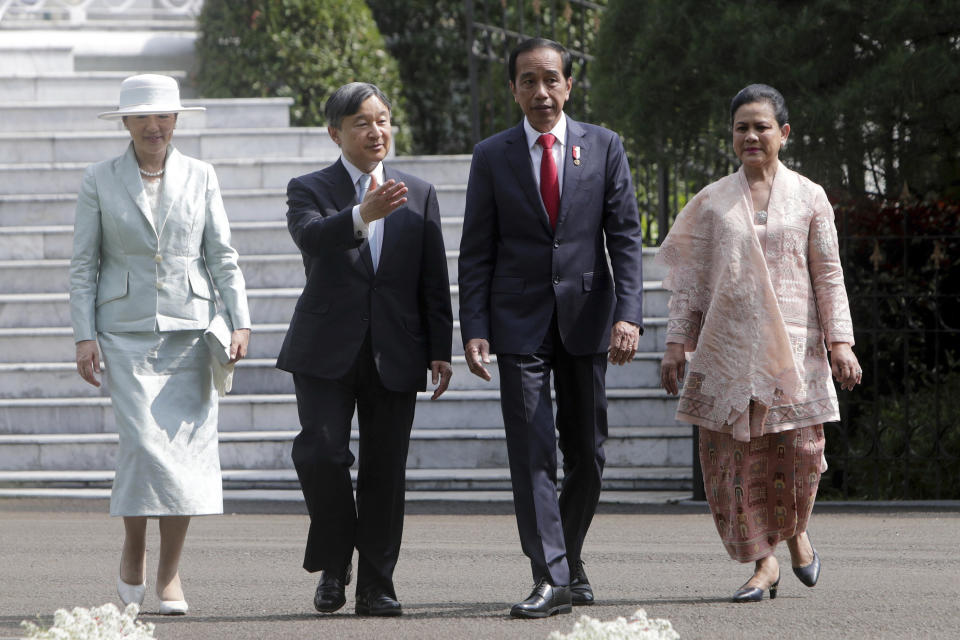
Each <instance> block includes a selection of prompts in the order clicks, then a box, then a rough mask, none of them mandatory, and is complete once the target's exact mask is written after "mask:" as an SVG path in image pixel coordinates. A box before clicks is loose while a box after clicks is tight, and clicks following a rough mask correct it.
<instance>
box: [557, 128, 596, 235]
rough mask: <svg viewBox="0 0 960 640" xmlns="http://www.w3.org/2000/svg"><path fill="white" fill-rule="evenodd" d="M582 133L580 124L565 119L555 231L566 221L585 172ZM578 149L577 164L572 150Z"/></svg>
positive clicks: (584, 147) (585, 160)
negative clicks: (565, 129) (565, 137)
mask: <svg viewBox="0 0 960 640" xmlns="http://www.w3.org/2000/svg"><path fill="white" fill-rule="evenodd" d="M564 117H566V116H564ZM585 133H586V132H585V131H584V129H583V127H581V126H580V123H579V122H577V121H576V120H574V119H573V118H567V139H566V140H565V141H564V145H563V190H562V191H561V192H560V215H559V216H558V217H557V230H559V229H560V227H561V226H562V225H563V221H564V220H566V219H567V214H568V213H570V209H571V208H572V207H573V201H574V199H575V196H576V194H577V193H579V189H580V179H581V178H582V177H583V172H584V171H586V169H585V167H586V166H587V164H586V163H587V161H588V160H589V156H588V155H586V153H585V151H586V149H587V147H586V145H585V144H584V134H585ZM574 147H577V148H579V154H580V155H579V156H578V162H576V163H575V162H574V161H573V160H574V158H573V149H574Z"/></svg>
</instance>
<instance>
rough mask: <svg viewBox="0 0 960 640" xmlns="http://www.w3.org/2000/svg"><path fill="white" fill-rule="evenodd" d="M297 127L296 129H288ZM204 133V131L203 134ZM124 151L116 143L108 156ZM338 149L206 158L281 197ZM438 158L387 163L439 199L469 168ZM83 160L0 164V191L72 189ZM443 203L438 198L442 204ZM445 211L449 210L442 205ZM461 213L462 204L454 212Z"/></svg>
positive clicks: (464, 160) (222, 175)
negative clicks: (431, 187)
mask: <svg viewBox="0 0 960 640" xmlns="http://www.w3.org/2000/svg"><path fill="white" fill-rule="evenodd" d="M291 130H292V131H296V129H291ZM207 137H208V139H209V136H207ZM122 151H123V147H122V146H120V148H119V149H118V150H115V151H114V152H113V153H112V154H109V155H107V156H104V158H108V157H111V156H115V155H117V154H119V153H120V152H122ZM234 151H235V152H237V153H249V152H250V149H249V148H248V149H247V150H246V151H242V150H241V149H240V147H239V145H238V144H237V145H236V146H235V147H234ZM337 154H338V151H337V149H336V147H335V146H333V144H332V143H330V147H329V148H328V149H327V155H326V157H325V158H317V157H308V158H299V157H291V158H246V157H240V158H232V157H225V158H210V159H209V162H210V163H211V164H213V166H214V167H215V168H216V171H217V179H218V180H219V181H220V188H221V189H224V190H227V189H271V190H281V195H282V196H283V200H282V201H281V202H283V203H285V202H286V188H287V184H288V183H289V182H290V179H291V178H294V177H296V176H300V175H303V174H306V173H310V172H311V171H316V170H317V169H319V168H322V167H325V166H327V165H328V164H329V163H330V161H331V160H333V159H335V158H336V157H337ZM445 158H446V160H445V161H443V162H437V161H434V159H432V158H430V157H427V156H400V157H394V158H393V159H392V160H390V166H392V167H395V168H397V169H399V170H401V171H407V172H408V173H411V174H413V175H416V176H418V177H421V178H422V179H424V180H428V181H430V182H432V183H433V184H435V185H437V187H438V193H437V197H438V200H442V192H443V191H444V190H450V189H455V190H457V191H463V190H465V189H466V182H467V176H468V173H469V170H470V156H462V155H461V156H446V157H445ZM88 165H89V163H87V162H61V163H52V162H41V163H17V164H0V193H4V194H11V195H13V194H41V193H43V194H75V193H76V192H77V190H78V189H79V187H80V181H81V178H82V176H83V172H84V169H86V167H87V166H88ZM442 205H443V203H442V202H441V206H442ZM446 213H448V214H449V213H451V212H449V211H447V212H446ZM453 213H456V214H457V215H460V214H462V213H463V207H462V205H461V206H460V208H459V209H458V210H457V211H456V212H453Z"/></svg>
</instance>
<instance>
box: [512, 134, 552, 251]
mask: <svg viewBox="0 0 960 640" xmlns="http://www.w3.org/2000/svg"><path fill="white" fill-rule="evenodd" d="M506 142H507V152H506V156H507V162H508V163H509V164H510V169H511V170H512V171H513V175H515V176H516V177H517V181H518V182H519V183H520V188H521V189H522V190H523V194H524V195H525V196H526V197H527V203H528V204H529V205H530V210H531V211H533V212H534V213H535V215H536V216H537V217H538V218H539V219H540V223H541V224H542V225H543V228H544V229H546V230H547V233H549V234H550V235H551V236H553V229H551V228H550V220H549V218H547V210H546V209H545V208H544V207H543V200H541V199H540V192H539V191H538V190H537V183H536V181H535V180H534V179H533V166H532V165H531V164H530V149H529V148H528V147H527V135H526V133H524V130H523V122H522V121H521V122H520V124H519V125H517V126H516V127H514V129H513V135H511V136H510V137H509V138H507V140H506Z"/></svg>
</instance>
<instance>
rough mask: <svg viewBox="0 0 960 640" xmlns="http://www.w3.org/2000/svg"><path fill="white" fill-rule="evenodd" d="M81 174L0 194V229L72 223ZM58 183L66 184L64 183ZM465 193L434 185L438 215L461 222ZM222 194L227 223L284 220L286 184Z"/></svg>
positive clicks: (463, 187) (463, 189) (459, 187)
mask: <svg viewBox="0 0 960 640" xmlns="http://www.w3.org/2000/svg"><path fill="white" fill-rule="evenodd" d="M81 174H82V172H81V173H78V174H77V175H76V182H75V183H74V184H73V186H72V187H70V188H71V189H72V191H71V192H62V193H55V194H33V193H18V194H9V195H0V228H3V227H20V226H23V225H25V224H31V225H41V226H51V225H67V224H72V223H73V219H74V214H75V212H76V208H77V190H79V188H80V176H81ZM61 186H62V188H66V187H67V185H61ZM466 195H467V189H466V185H439V186H437V200H438V201H439V205H440V215H441V216H442V217H447V216H450V217H455V218H457V219H458V220H460V221H461V222H462V217H463V209H464V204H465V202H466ZM222 196H223V204H224V207H225V208H226V211H227V216H228V217H229V218H230V221H231V223H233V222H261V221H265V220H276V221H285V220H286V213H287V190H286V187H282V188H281V187H277V188H271V189H224V190H223V191H222ZM458 237H459V236H458Z"/></svg>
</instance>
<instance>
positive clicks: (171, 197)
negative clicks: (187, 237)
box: [151, 144, 187, 235]
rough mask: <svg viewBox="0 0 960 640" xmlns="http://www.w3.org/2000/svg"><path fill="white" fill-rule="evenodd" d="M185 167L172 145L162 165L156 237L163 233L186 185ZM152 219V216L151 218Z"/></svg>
mask: <svg viewBox="0 0 960 640" xmlns="http://www.w3.org/2000/svg"><path fill="white" fill-rule="evenodd" d="M186 174H187V167H186V163H185V162H184V161H183V155H182V154H181V153H180V152H179V151H177V150H176V149H175V148H174V147H173V145H172V144H171V145H169V146H168V147H167V159H166V161H165V162H164V165H163V185H162V186H161V187H160V211H159V212H158V214H157V224H159V225H160V228H159V229H158V230H157V235H160V234H162V233H163V228H164V227H165V226H166V224H167V218H168V217H169V216H170V214H171V212H172V211H173V205H174V203H175V202H176V200H177V197H178V195H179V194H180V192H181V190H182V189H183V188H184V186H185V185H186V184H187V175H186ZM151 217H152V216H151Z"/></svg>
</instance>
